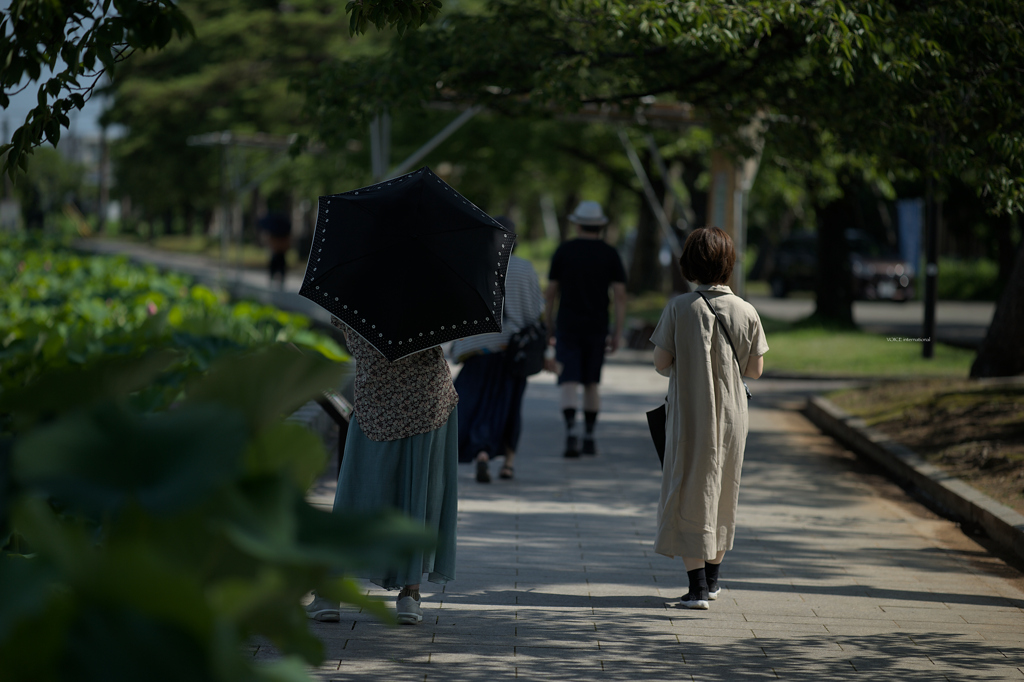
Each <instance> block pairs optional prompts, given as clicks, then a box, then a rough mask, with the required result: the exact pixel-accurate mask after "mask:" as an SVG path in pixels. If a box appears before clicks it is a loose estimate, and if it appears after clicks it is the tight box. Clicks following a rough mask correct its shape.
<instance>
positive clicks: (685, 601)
mask: <svg viewBox="0 0 1024 682" xmlns="http://www.w3.org/2000/svg"><path fill="white" fill-rule="evenodd" d="M679 605H680V606H682V607H683V608H684V609H700V610H701V611H706V610H707V609H708V608H710V604H708V593H707V591H702V592H701V593H700V594H694V593H693V592H687V593H686V594H684V595H683V596H682V597H680V600H679Z"/></svg>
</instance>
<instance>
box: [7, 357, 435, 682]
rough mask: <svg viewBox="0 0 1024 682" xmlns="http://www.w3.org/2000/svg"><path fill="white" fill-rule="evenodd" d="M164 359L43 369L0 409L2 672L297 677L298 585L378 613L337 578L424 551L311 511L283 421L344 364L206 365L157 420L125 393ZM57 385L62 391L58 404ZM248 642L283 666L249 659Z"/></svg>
mask: <svg viewBox="0 0 1024 682" xmlns="http://www.w3.org/2000/svg"><path fill="white" fill-rule="evenodd" d="M174 355H175V354H174V353H173V352H168V351H163V352H158V353H155V354H150V355H148V356H145V357H143V358H139V359H133V360H126V359H124V358H120V359H114V360H103V361H100V362H98V363H97V364H96V365H95V366H93V367H92V368H89V369H84V368H77V367H76V368H69V369H65V370H63V371H58V373H57V374H56V375H54V374H53V373H44V374H43V376H42V377H40V380H39V381H38V382H36V383H35V384H33V385H32V386H31V387H30V388H28V389H22V390H16V391H8V392H5V393H4V394H3V396H0V413H2V414H7V415H10V416H11V418H10V419H9V420H8V421H9V423H12V424H16V425H20V426H17V427H16V428H15V431H16V436H15V437H14V438H9V437H8V438H0V547H4V548H5V550H4V551H0V676H2V678H3V679H5V680H8V679H10V680H40V681H43V682H49V681H51V680H53V681H56V680H69V679H75V680H79V681H80V682H121V681H124V682H135V681H137V680H157V681H159V680H167V681H168V682H171V681H175V682H176V681H178V680H209V681H217V682H249V681H257V680H262V681H267V682H269V681H271V680H275V681H280V682H284V681H286V680H287V681H293V682H298V681H300V680H303V681H307V682H308V680H309V679H310V678H309V676H308V673H307V670H308V668H307V666H309V665H316V664H319V663H320V662H321V660H322V658H323V651H322V648H323V647H322V645H321V643H320V641H319V640H318V639H317V638H316V637H314V636H313V635H312V634H311V632H310V631H309V628H308V626H307V619H306V616H305V614H304V613H303V611H302V607H301V606H300V605H299V600H300V598H301V597H302V595H303V594H304V593H305V592H306V591H307V590H309V589H316V590H317V591H318V592H319V593H320V594H322V595H324V596H326V597H329V598H334V599H338V600H344V601H348V602H351V603H355V604H358V605H359V606H361V607H363V608H365V609H368V610H370V611H371V612H373V613H376V614H378V615H380V616H381V617H383V618H388V615H387V611H386V608H385V607H384V605H383V603H382V602H380V601H376V600H372V599H370V598H369V597H367V596H365V594H363V593H362V592H361V590H360V589H359V588H358V586H357V585H356V584H355V583H353V582H352V581H350V580H348V579H344V578H339V577H336V576H338V575H339V574H341V573H343V572H355V571H358V570H360V569H365V568H369V567H374V568H376V567H394V566H398V565H401V564H402V563H404V562H406V561H408V559H409V557H410V556H411V553H412V552H414V551H417V550H423V549H426V548H429V547H430V545H431V543H432V538H430V537H429V535H428V533H427V531H426V530H425V529H424V528H423V527H422V526H421V525H418V524H414V523H413V522H411V521H409V520H408V519H406V518H404V517H401V516H400V515H398V514H397V513H395V514H383V515H377V516H344V515H339V514H331V513H327V512H323V511H319V510H317V509H315V508H313V507H312V506H310V505H309V504H308V503H307V502H306V501H305V499H304V493H305V491H306V489H307V488H308V486H309V485H310V483H311V482H312V480H313V479H314V478H315V477H316V476H317V474H318V473H319V472H320V471H321V470H322V468H323V466H324V464H325V459H326V456H325V453H324V450H323V447H322V446H321V444H320V442H319V440H318V438H317V437H316V436H315V435H313V434H311V433H309V432H308V431H306V430H305V429H304V428H302V427H301V426H299V425H296V424H291V423H288V422H285V421H283V419H282V417H283V415H286V414H288V413H289V412H291V411H293V410H294V409H296V408H297V407H298V406H299V405H301V404H302V403H304V402H305V401H307V400H309V399H310V398H311V397H313V396H314V395H316V394H317V393H318V392H319V391H321V390H323V389H324V388H327V387H330V386H334V385H336V384H337V382H338V381H339V380H340V379H341V377H342V375H343V374H344V372H346V371H347V369H346V365H345V364H343V363H336V362H331V361H329V360H327V359H326V358H324V357H322V356H320V355H318V354H315V353H301V352H299V351H298V350H296V349H295V348H293V347H290V346H286V345H283V344H277V345H274V346H271V347H269V348H262V349H259V350H256V351H247V352H245V353H243V354H236V355H230V356H227V357H223V358H221V359H220V360H218V361H217V362H216V363H215V364H214V366H213V367H212V368H211V369H210V370H209V371H208V372H206V373H205V374H203V375H202V376H199V377H197V378H195V379H193V380H192V381H191V382H190V383H189V384H188V386H187V387H186V389H185V391H184V397H183V399H182V400H180V401H179V402H178V403H177V404H176V405H175V408H174V409H172V410H165V411H162V412H155V413H153V412H144V411H143V410H141V409H139V407H137V406H133V405H132V404H131V402H130V401H128V400H126V397H127V396H128V395H130V394H132V393H133V392H136V391H138V390H140V389H142V388H143V387H145V386H147V385H148V384H149V383H150V382H152V381H153V380H154V379H155V378H156V377H158V376H159V375H160V374H161V372H163V371H165V370H166V369H167V367H168V366H169V364H171V363H173V362H175V358H174ZM59 387H65V388H70V389H73V390H71V391H69V392H68V391H58V390H54V389H55V388H59ZM254 636H262V637H266V638H268V639H269V640H270V641H271V642H272V643H273V644H274V646H275V647H276V648H277V649H278V650H279V651H280V652H281V653H282V658H281V659H279V660H277V661H276V662H274V663H271V664H262V665H261V664H257V663H255V662H254V661H253V659H252V657H251V656H250V655H248V654H247V653H246V652H245V651H244V648H245V644H246V643H248V642H250V641H251V638H252V637H254Z"/></svg>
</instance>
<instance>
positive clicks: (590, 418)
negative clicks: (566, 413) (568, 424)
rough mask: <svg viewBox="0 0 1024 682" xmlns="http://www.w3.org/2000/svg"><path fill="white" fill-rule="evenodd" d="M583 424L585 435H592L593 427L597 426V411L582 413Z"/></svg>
mask: <svg viewBox="0 0 1024 682" xmlns="http://www.w3.org/2000/svg"><path fill="white" fill-rule="evenodd" d="M583 422H584V424H585V425H586V429H587V435H588V436H593V435H594V425H595V424H597V410H594V411H593V412H591V411H590V410H584V411H583Z"/></svg>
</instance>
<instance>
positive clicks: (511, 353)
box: [505, 322, 548, 379]
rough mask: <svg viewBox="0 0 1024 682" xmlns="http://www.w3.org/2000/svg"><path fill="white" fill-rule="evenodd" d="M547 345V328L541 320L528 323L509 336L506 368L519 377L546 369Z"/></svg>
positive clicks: (523, 377) (512, 374) (506, 349)
mask: <svg viewBox="0 0 1024 682" xmlns="http://www.w3.org/2000/svg"><path fill="white" fill-rule="evenodd" d="M547 347H548V335H547V329H545V328H544V326H543V325H542V324H541V323H540V322H534V323H532V324H528V325H526V326H525V327H523V328H522V329H520V330H519V331H517V332H516V333H515V334H513V335H512V336H511V337H509V340H508V345H507V346H506V347H505V369H506V370H507V371H508V373H509V375H511V376H513V377H515V378H517V379H525V378H526V377H529V376H533V375H534V374H536V373H537V372H539V371H541V370H542V369H544V351H545V350H547Z"/></svg>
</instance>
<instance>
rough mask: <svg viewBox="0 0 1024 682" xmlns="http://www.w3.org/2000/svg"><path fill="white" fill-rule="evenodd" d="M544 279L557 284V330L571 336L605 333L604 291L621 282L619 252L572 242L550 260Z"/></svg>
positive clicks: (586, 242)
mask: <svg viewBox="0 0 1024 682" xmlns="http://www.w3.org/2000/svg"><path fill="white" fill-rule="evenodd" d="M548 279H549V280H550V281H553V282H558V290H559V292H560V293H561V297H560V300H559V303H558V329H559V330H560V331H564V332H570V333H575V334H607V333H608V287H609V286H611V284H612V282H625V281H626V270H625V268H623V267H622V259H621V258H619V252H618V251H616V250H615V249H614V248H612V247H611V246H610V245H609V244H608V243H607V242H605V241H604V240H603V239H573V240H572V241H568V242H565V243H564V244H562V245H561V246H559V247H558V249H557V250H556V251H555V255H554V256H552V257H551V273H550V274H549V275H548Z"/></svg>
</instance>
